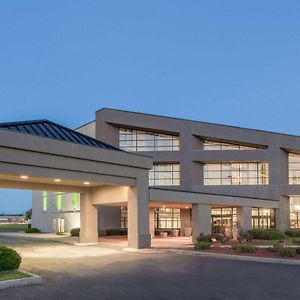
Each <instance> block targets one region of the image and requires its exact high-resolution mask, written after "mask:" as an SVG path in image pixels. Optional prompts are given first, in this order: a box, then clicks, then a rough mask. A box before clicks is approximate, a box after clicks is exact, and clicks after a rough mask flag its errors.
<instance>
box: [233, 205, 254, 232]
mask: <svg viewBox="0 0 300 300" xmlns="http://www.w3.org/2000/svg"><path fill="white" fill-rule="evenodd" d="M236 218H237V222H238V224H239V226H240V229H241V230H242V231H243V232H247V231H248V230H251V229H252V207H246V206H240V207H237V208H236Z"/></svg>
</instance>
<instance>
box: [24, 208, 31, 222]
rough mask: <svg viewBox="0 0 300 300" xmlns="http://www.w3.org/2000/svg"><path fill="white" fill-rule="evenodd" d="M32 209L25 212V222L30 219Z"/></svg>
mask: <svg viewBox="0 0 300 300" xmlns="http://www.w3.org/2000/svg"><path fill="white" fill-rule="evenodd" d="M31 215H32V208H30V209H28V210H26V211H25V220H28V219H31Z"/></svg>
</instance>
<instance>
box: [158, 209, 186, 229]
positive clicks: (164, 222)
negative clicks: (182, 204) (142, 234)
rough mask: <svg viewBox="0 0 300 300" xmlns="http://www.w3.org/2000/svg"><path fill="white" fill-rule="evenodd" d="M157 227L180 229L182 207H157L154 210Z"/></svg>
mask: <svg viewBox="0 0 300 300" xmlns="http://www.w3.org/2000/svg"><path fill="white" fill-rule="evenodd" d="M154 218H155V229H179V228H180V209H177V208H164V207H163V208H156V209H155V211H154Z"/></svg>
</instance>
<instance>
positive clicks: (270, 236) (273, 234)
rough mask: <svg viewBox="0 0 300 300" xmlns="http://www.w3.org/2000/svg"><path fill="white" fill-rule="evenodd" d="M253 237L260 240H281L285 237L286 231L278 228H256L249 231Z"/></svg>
mask: <svg viewBox="0 0 300 300" xmlns="http://www.w3.org/2000/svg"><path fill="white" fill-rule="evenodd" d="M248 233H249V235H250V236H251V237H252V238H253V239H258V240H281V239H285V235H284V233H283V232H282V231H281V230H279V229H277V228H268V229H263V228H256V229H252V230H249V231H248Z"/></svg>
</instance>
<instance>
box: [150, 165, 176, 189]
mask: <svg viewBox="0 0 300 300" xmlns="http://www.w3.org/2000/svg"><path fill="white" fill-rule="evenodd" d="M149 185H150V186H154V185H158V186H159V185H161V186H163V185H166V186H168V185H169V186H170V185H180V164H155V165H153V169H152V170H150V171H149Z"/></svg>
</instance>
